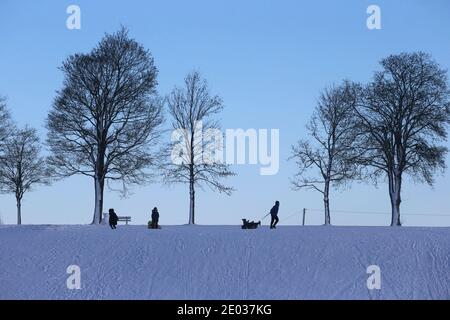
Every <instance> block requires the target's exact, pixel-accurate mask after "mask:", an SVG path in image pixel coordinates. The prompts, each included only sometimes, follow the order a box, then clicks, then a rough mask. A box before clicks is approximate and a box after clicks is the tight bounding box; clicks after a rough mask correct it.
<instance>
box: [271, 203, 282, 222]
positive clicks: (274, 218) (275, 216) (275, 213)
mask: <svg viewBox="0 0 450 320" xmlns="http://www.w3.org/2000/svg"><path fill="white" fill-rule="evenodd" d="M279 208H280V201H275V205H274V206H273V207H272V209H270V216H271V217H272V219H271V221H270V229H276V225H277V223H278V221H279V220H280V219H278V209H279Z"/></svg>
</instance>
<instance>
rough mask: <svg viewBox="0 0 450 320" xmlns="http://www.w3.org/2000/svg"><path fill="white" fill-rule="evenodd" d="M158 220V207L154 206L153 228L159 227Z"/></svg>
mask: <svg viewBox="0 0 450 320" xmlns="http://www.w3.org/2000/svg"><path fill="white" fill-rule="evenodd" d="M158 221H159V212H158V208H157V207H154V208H153V210H152V229H159V226H158Z"/></svg>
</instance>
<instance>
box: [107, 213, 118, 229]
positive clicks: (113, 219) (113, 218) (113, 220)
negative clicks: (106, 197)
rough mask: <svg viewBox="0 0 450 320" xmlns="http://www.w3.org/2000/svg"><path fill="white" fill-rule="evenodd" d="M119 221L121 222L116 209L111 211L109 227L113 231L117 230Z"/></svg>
mask: <svg viewBox="0 0 450 320" xmlns="http://www.w3.org/2000/svg"><path fill="white" fill-rule="evenodd" d="M117 220H119V218H118V217H117V214H116V213H115V212H114V209H109V226H110V227H111V229H116V226H117Z"/></svg>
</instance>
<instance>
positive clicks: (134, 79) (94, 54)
mask: <svg viewBox="0 0 450 320" xmlns="http://www.w3.org/2000/svg"><path fill="white" fill-rule="evenodd" d="M61 70H62V71H63V73H64V77H65V78H64V85H63V89H62V90H60V91H59V92H58V94H57V97H56V99H55V101H54V104H53V108H52V110H51V111H50V113H49V115H48V119H47V127H48V130H49V134H48V139H47V140H48V145H49V146H50V150H51V152H52V155H51V157H50V163H51V164H52V166H53V167H54V168H55V171H56V173H57V174H58V175H59V176H61V177H67V176H71V175H75V174H82V175H86V176H89V177H92V178H93V180H94V188H95V209H94V218H93V221H92V223H94V224H98V223H100V222H101V219H102V211H103V193H104V186H105V181H119V182H121V183H122V184H123V188H124V189H123V191H124V190H126V186H127V185H128V184H136V183H143V182H144V181H146V180H147V178H148V177H149V171H148V170H147V168H148V167H149V166H150V165H152V164H153V163H154V161H155V154H154V153H153V151H152V148H151V147H152V146H153V145H154V144H155V140H156V139H157V138H158V136H159V127H160V124H161V123H162V121H163V116H162V104H161V103H160V101H159V100H158V98H157V95H156V91H155V88H156V85H157V81H156V76H157V69H156V67H155V66H154V61H153V58H152V56H151V54H150V52H149V51H147V50H145V49H144V48H143V47H142V45H140V44H139V43H137V42H136V41H135V40H133V39H131V38H129V36H128V32H127V30H126V29H124V28H122V29H121V30H120V31H118V32H116V33H114V34H111V35H110V34H107V35H106V36H105V37H104V38H103V39H102V40H101V42H100V43H99V44H98V46H97V47H96V48H94V49H93V50H92V51H91V52H90V53H88V54H74V55H72V56H70V57H69V58H68V59H67V60H66V61H65V62H64V63H63V65H62V68H61Z"/></svg>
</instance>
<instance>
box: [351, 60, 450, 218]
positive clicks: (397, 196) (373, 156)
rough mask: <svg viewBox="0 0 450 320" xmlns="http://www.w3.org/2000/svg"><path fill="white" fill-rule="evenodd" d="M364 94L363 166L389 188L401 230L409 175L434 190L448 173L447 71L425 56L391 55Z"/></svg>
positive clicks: (361, 120) (358, 112) (361, 119)
mask: <svg viewBox="0 0 450 320" xmlns="http://www.w3.org/2000/svg"><path fill="white" fill-rule="evenodd" d="M381 65H382V67H383V69H382V70H381V71H379V72H376V73H375V76H374V79H373V81H372V82H371V83H370V84H369V85H368V86H367V87H366V88H365V89H364V90H363V91H362V92H361V102H360V103H358V105H357V108H355V111H356V115H357V117H358V119H359V121H358V122H359V126H360V129H361V133H362V134H363V135H364V143H363V144H362V146H364V149H365V150H364V155H363V157H361V159H360V163H361V164H362V165H365V166H368V167H369V168H371V171H370V173H371V175H372V176H373V177H374V179H375V181H376V180H377V179H378V178H379V177H383V178H386V179H387V181H388V186H389V197H390V200H391V208H392V217H391V225H392V226H400V225H401V220H400V203H401V190H402V183H403V180H404V176H405V174H409V175H411V177H412V178H413V179H415V180H417V181H419V182H426V183H428V184H429V185H432V184H433V180H434V175H435V173H436V171H437V170H443V169H444V168H445V154H446V152H447V148H445V147H444V146H441V145H439V142H441V141H445V140H446V138H447V131H446V129H447V126H448V124H449V123H450V99H449V87H448V82H447V74H446V71H445V70H443V69H441V68H440V66H439V65H438V64H437V63H436V62H435V61H434V60H432V59H431V57H430V56H429V55H427V54H425V53H422V52H415V53H401V54H398V55H391V56H389V57H387V58H385V59H383V60H382V61H381Z"/></svg>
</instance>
